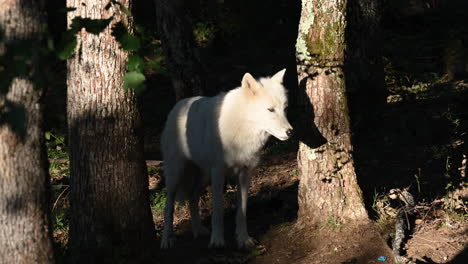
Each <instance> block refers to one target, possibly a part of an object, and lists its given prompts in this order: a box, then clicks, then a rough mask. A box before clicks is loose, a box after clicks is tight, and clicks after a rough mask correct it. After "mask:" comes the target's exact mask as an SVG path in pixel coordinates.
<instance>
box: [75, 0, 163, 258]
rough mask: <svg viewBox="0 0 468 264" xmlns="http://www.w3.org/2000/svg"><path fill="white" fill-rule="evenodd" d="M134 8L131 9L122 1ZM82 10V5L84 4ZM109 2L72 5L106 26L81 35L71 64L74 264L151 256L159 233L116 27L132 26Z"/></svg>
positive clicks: (79, 13) (136, 112) (77, 13)
mask: <svg viewBox="0 0 468 264" xmlns="http://www.w3.org/2000/svg"><path fill="white" fill-rule="evenodd" d="M119 2H120V3H122V4H123V5H124V6H126V7H129V6H130V1H119ZM83 3H84V4H83ZM107 3H108V2H107V1H98V0H86V1H82V0H68V1H67V6H68V7H76V8H77V9H76V11H73V12H69V13H68V23H69V24H70V23H71V21H72V19H73V18H74V17H75V16H81V17H83V18H93V19H106V18H108V17H110V16H111V15H112V14H114V12H115V16H114V19H113V21H112V22H111V25H109V26H108V27H107V28H106V29H105V30H104V31H103V32H101V33H100V34H99V35H93V34H90V33H88V32H86V31H85V30H82V31H81V32H80V33H79V34H78V47H79V48H78V49H79V50H78V51H77V52H76V54H75V55H74V56H73V57H72V58H71V59H69V60H68V80H67V84H68V92H67V95H68V103H67V107H68V109H67V113H68V132H69V144H70V159H71V160H70V161H71V170H70V173H71V182H70V186H71V187H70V204H71V222H70V243H69V245H70V246H69V247H70V250H71V255H72V259H73V261H74V262H75V263H96V262H98V261H102V260H104V261H116V260H120V259H121V258H123V259H125V258H133V261H135V263H139V262H141V261H143V259H144V258H146V257H148V255H150V254H151V250H152V246H153V245H154V239H155V233H154V227H153V221H152V215H151V210H150V207H149V197H148V178H147V171H146V165H145V161H144V157H143V145H142V137H141V136H142V135H141V132H142V131H141V120H140V112H139V109H138V108H137V104H136V97H135V95H134V93H133V91H132V90H128V91H125V90H124V89H123V88H122V85H123V78H122V77H123V75H124V74H125V72H126V61H127V58H128V53H127V52H125V51H123V50H122V49H120V48H119V44H118V43H117V42H116V40H115V39H114V37H113V36H111V27H112V25H113V24H114V23H117V22H118V21H124V23H127V24H128V25H129V29H130V26H131V24H132V21H131V18H130V17H128V16H127V15H125V14H124V13H123V12H120V11H119V9H118V7H115V8H110V9H109V10H105V8H104V7H105V6H106V4H107Z"/></svg>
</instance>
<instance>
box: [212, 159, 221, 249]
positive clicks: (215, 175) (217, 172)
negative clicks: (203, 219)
mask: <svg viewBox="0 0 468 264" xmlns="http://www.w3.org/2000/svg"><path fill="white" fill-rule="evenodd" d="M224 172H225V169H224V168H213V169H211V186H212V189H213V213H212V215H211V239H210V245H209V247H210V248H220V247H224V246H225V242H224V224H223V217H224V214H223V213H224V212H223V188H224Z"/></svg>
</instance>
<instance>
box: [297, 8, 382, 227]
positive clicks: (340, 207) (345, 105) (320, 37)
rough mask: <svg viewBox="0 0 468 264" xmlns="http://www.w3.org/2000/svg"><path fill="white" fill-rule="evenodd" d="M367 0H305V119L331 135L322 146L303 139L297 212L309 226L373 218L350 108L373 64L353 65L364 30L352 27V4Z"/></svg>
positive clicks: (301, 69)
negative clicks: (360, 177)
mask: <svg viewBox="0 0 468 264" xmlns="http://www.w3.org/2000/svg"><path fill="white" fill-rule="evenodd" d="M362 2H363V1H353V0H349V1H346V0H332V1H330V0H315V1H312V0H303V1H302V14H301V19H300V25H299V34H298V39H297V44H296V58H297V63H298V75H299V83H300V89H303V93H304V96H303V98H302V100H303V101H302V108H303V109H304V110H305V111H304V113H306V114H307V116H306V117H305V118H306V119H308V120H310V119H311V118H312V119H313V120H314V123H315V126H316V127H317V129H318V131H319V132H320V134H321V136H322V137H323V138H324V139H325V140H326V143H325V144H322V145H321V146H319V147H316V146H311V145H310V144H306V143H305V141H302V142H301V143H300V147H299V152H298V163H299V169H300V185H299V213H298V215H299V216H298V217H299V221H300V222H301V223H304V224H306V225H308V224H324V223H328V224H334V225H335V224H342V223H347V222H350V221H355V220H356V221H357V220H365V219H367V218H368V215H367V212H366V210H365V207H364V202H363V198H362V193H361V189H360V188H359V185H358V183H357V179H356V172H355V167H354V159H353V144H352V138H351V120H350V113H349V109H350V106H349V100H350V98H349V94H350V91H351V90H352V88H356V87H360V86H359V85H364V83H362V78H360V77H361V76H363V75H364V74H365V73H364V72H362V71H364V69H366V67H367V66H368V65H367V64H364V63H362V65H363V66H362V67H357V68H350V67H348V65H350V61H351V62H354V63H356V61H355V60H356V59H358V57H359V56H357V55H356V52H357V49H358V48H359V47H358V45H356V44H355V43H356V42H357V40H356V38H357V36H356V35H354V34H357V32H358V31H359V30H360V29H359V28H355V29H354V28H350V27H351V26H354V25H356V24H357V23H353V22H350V21H353V20H351V18H353V17H354V14H353V13H352V12H357V11H356V10H358V9H357V8H354V9H352V8H350V7H353V6H354V7H356V5H361V4H362ZM361 6H362V5H361ZM350 10H354V11H350ZM359 12H362V10H359ZM361 15H362V14H361ZM368 33H369V32H368ZM369 39H371V38H369ZM353 41H354V42H353ZM360 41H362V39H361V40H360ZM366 47H368V46H367V45H366ZM350 48H352V49H353V50H349V49H350ZM361 59H367V58H366V57H365V56H364V58H361ZM364 66H366V67H364ZM356 77H358V78H356ZM371 77H372V78H376V77H375V76H371ZM353 78H354V79H353ZM359 92H360V93H361V91H359ZM373 99H375V98H373ZM353 116H354V115H353Z"/></svg>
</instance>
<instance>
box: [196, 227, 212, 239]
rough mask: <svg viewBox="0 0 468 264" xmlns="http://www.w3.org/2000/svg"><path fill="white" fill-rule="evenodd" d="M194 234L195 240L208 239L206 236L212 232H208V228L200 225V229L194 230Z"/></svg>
mask: <svg viewBox="0 0 468 264" xmlns="http://www.w3.org/2000/svg"><path fill="white" fill-rule="evenodd" d="M192 232H193V237H194V238H197V237H206V236H209V235H210V230H208V228H206V227H204V226H202V225H200V226H199V227H198V228H193V229H192Z"/></svg>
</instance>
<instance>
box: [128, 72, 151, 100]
mask: <svg viewBox="0 0 468 264" xmlns="http://www.w3.org/2000/svg"><path fill="white" fill-rule="evenodd" d="M123 80H124V84H123V88H124V90H128V89H134V90H135V93H137V94H138V93H140V92H142V91H143V90H144V88H145V87H144V86H143V82H144V81H145V80H146V77H145V75H143V74H142V73H140V72H136V71H131V72H127V73H126V74H125V75H124V77H123Z"/></svg>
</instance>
